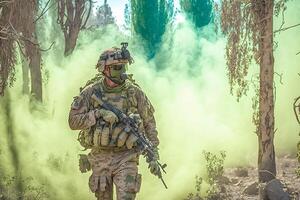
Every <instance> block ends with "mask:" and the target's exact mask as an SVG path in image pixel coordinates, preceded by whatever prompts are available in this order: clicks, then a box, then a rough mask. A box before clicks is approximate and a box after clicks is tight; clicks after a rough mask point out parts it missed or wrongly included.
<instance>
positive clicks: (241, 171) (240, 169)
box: [234, 167, 248, 177]
mask: <svg viewBox="0 0 300 200" xmlns="http://www.w3.org/2000/svg"><path fill="white" fill-rule="evenodd" d="M234 173H235V175H236V176H237V177H247V176H248V170H247V169H246V168H243V167H238V168H236V170H234Z"/></svg>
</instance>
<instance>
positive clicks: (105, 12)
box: [95, 0, 115, 27]
mask: <svg viewBox="0 0 300 200" xmlns="http://www.w3.org/2000/svg"><path fill="white" fill-rule="evenodd" d="M114 23H115V18H114V17H113V16H112V11H111V7H110V6H109V5H108V3H107V0H104V4H103V5H102V6H100V7H99V8H97V14H96V24H95V25H96V26H98V27H99V26H100V27H104V26H107V25H109V24H114Z"/></svg>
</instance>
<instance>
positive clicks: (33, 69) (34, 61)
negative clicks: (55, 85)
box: [29, 45, 43, 101]
mask: <svg viewBox="0 0 300 200" xmlns="http://www.w3.org/2000/svg"><path fill="white" fill-rule="evenodd" d="M31 46H32V51H33V54H32V55H31V57H30V63H29V69H30V77H31V94H32V96H33V97H34V98H35V100H38V101H42V100H43V93H42V73H41V53H40V50H39V47H38V46H36V45H31Z"/></svg>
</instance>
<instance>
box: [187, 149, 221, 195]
mask: <svg viewBox="0 0 300 200" xmlns="http://www.w3.org/2000/svg"><path fill="white" fill-rule="evenodd" d="M203 155H204V158H205V160H206V172H207V177H206V179H204V180H205V181H206V182H207V183H208V184H209V189H208V190H207V191H206V197H205V198H204V199H206V200H216V199H222V198H221V196H220V190H221V189H220V183H219V181H220V179H221V178H222V176H223V174H224V161H225V158H226V152H225V151H221V152H220V155H216V154H213V153H211V152H206V151H203ZM202 183H203V178H202V177H199V176H196V186H195V189H196V193H195V194H193V193H189V194H188V196H187V198H186V199H185V200H202V199H203V198H201V196H200V192H201V188H202Z"/></svg>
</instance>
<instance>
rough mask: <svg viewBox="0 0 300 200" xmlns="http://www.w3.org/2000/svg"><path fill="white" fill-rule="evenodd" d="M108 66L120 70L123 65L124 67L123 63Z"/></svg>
mask: <svg viewBox="0 0 300 200" xmlns="http://www.w3.org/2000/svg"><path fill="white" fill-rule="evenodd" d="M110 67H111V68H112V69H113V70H121V69H122V68H123V67H125V64H118V65H111V66H110Z"/></svg>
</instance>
